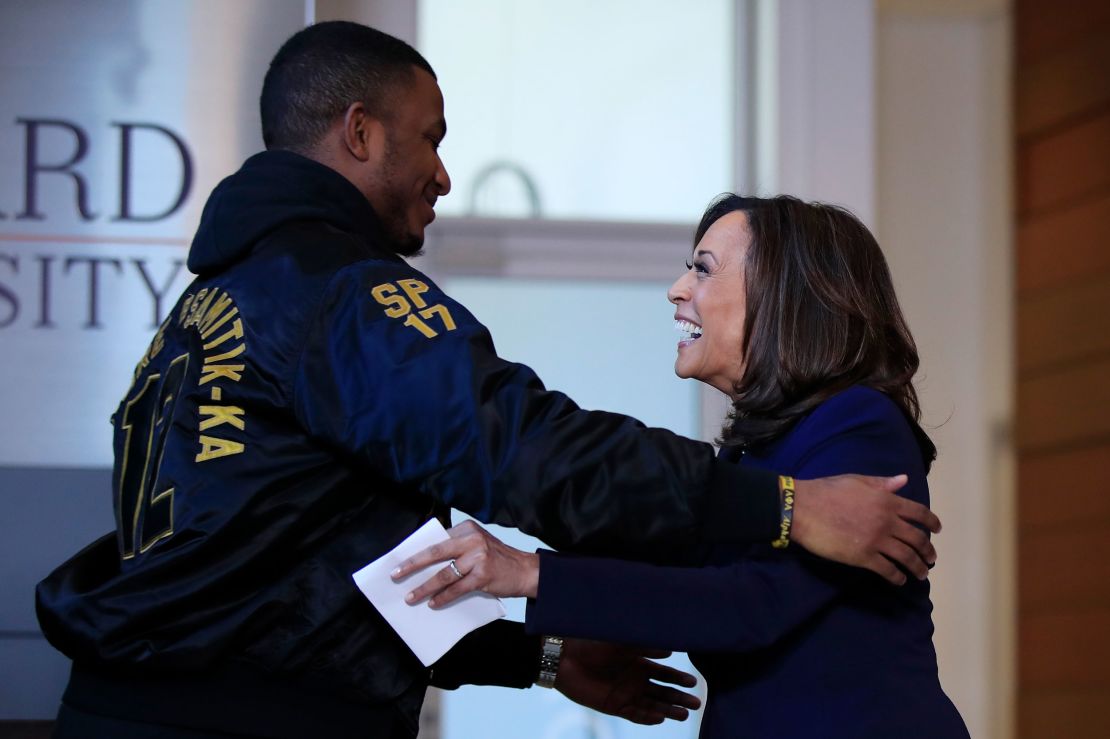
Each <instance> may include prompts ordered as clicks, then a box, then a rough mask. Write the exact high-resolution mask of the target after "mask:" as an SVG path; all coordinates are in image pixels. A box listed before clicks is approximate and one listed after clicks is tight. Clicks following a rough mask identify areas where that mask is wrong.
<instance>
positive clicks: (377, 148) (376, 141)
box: [343, 103, 385, 162]
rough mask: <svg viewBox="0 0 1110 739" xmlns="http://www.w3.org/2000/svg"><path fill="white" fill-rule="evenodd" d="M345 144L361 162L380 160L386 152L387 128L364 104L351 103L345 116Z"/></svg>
mask: <svg viewBox="0 0 1110 739" xmlns="http://www.w3.org/2000/svg"><path fill="white" fill-rule="evenodd" d="M343 144H344V145H345V146H346V147H347V151H348V152H350V154H351V156H353V157H354V158H355V159H357V160H359V161H360V162H369V161H372V160H375V161H376V160H378V159H379V158H380V157H381V155H382V152H384V150H385V126H384V125H383V124H382V122H381V121H380V120H378V119H377V118H375V117H373V116H371V115H370V113H369V112H368V111H367V110H366V106H365V105H363V104H362V103H351V105H350V106H349V107H348V108H347V112H346V113H344V114H343Z"/></svg>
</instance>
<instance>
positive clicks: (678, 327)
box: [674, 321, 701, 339]
mask: <svg viewBox="0 0 1110 739" xmlns="http://www.w3.org/2000/svg"><path fill="white" fill-rule="evenodd" d="M674 329H675V331H679V332H681V333H684V334H686V336H685V337H684V338H686V339H696V338H698V337H699V336H701V326H696V325H694V324H692V323H690V322H689V321H675V322H674Z"/></svg>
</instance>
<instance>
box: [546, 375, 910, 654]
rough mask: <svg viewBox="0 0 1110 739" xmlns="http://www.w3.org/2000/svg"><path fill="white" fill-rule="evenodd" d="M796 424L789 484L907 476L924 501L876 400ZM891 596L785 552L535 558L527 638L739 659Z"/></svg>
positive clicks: (891, 410)
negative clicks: (871, 598)
mask: <svg viewBox="0 0 1110 739" xmlns="http://www.w3.org/2000/svg"><path fill="white" fill-rule="evenodd" d="M869 392H873V391H869ZM838 397H839V396H838ZM805 423H806V426H807V428H806V429H801V428H799V429H798V431H799V432H800V433H802V436H803V437H804V439H805V443H804V444H802V445H801V447H800V448H798V449H797V452H796V454H795V455H794V460H793V462H792V464H791V465H790V466H791V467H792V470H791V471H792V472H793V473H794V476H796V477H800V478H802V479H806V478H812V477H818V476H824V475H831V474H841V473H848V472H855V473H865V474H876V475H889V474H897V473H900V472H906V473H908V474H909V475H910V481H909V483H908V485H907V486H906V488H904V489H903V491H901V492H902V493H903V494H905V495H907V496H908V497H911V498H913V499H915V500H918V501H919V502H923V503H927V502H928V499H927V498H928V495H927V489H926V486H925V479H924V469H923V465H922V463H921V460H920V453H919V452H918V451H917V446H916V442H915V441H914V440H913V436H912V432H911V431H910V429H909V426H908V424H907V423H906V421H905V419H903V418H902V417H901V413H900V411H898V409H897V407H896V406H894V405H893V403H891V402H890V401H889V400H887V399H886V398H885V397H883V396H880V395H878V393H874V394H873V395H865V396H864V397H862V398H860V397H858V396H854V397H847V398H841V399H839V400H838V399H837V398H836V397H834V398H833V399H832V400H830V401H827V402H826V404H825V405H823V406H821V408H819V409H818V411H816V412H815V413H814V414H813V415H811V416H810V418H809V419H807V421H806V422H805ZM893 587H894V586H891V585H889V584H887V583H886V581H884V580H882V579H881V578H880V577H878V576H877V575H874V574H872V573H870V572H867V571H865V570H861V569H856V568H852V567H847V566H844V565H838V564H835V563H831V562H828V561H825V560H821V559H818V558H817V557H814V556H813V555H810V554H809V553H807V552H805V551H804V550H801V549H794V548H791V549H788V550H786V551H785V552H777V551H775V550H772V549H771V548H770V547H767V551H766V552H765V553H759V554H756V555H754V556H750V557H745V558H742V559H740V560H738V561H736V562H735V563H733V564H728V565H724V566H714V567H700V568H684V567H658V566H652V565H646V564H642V563H636V562H625V561H618V560H605V559H598V558H588V557H575V556H566V555H561V554H555V553H552V552H543V553H541V562H540V581H539V589H538V593H537V598H536V599H535V600H533V601H530V602H529V604H528V608H527V619H526V624H527V628H528V630H529V631H530V632H532V633H543V634H560V635H563V636H576V637H584V638H591V639H600V640H606V641H616V642H621V643H626V644H637V645H645V646H653V647H662V648H667V649H673V650H679V651H723V652H748V651H754V650H759V649H763V648H766V647H768V646H771V645H773V644H774V643H775V642H776V641H778V640H779V639H781V638H783V637H784V636H786V635H787V634H789V633H790V632H791V631H792V630H794V629H796V628H798V627H799V626H800V625H801V624H803V623H805V622H806V621H807V619H809V618H811V617H812V616H814V615H815V614H817V613H819V612H821V611H822V610H823V609H826V608H828V607H830V605H831V604H833V603H834V602H835V601H836V600H837V598H838V597H840V596H841V595H842V594H843V593H845V592H847V591H848V590H850V589H852V588H893Z"/></svg>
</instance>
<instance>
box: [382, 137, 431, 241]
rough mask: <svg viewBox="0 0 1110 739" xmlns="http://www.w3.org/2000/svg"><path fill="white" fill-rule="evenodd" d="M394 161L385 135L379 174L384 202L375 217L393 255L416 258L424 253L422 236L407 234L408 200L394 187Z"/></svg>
mask: <svg viewBox="0 0 1110 739" xmlns="http://www.w3.org/2000/svg"><path fill="white" fill-rule="evenodd" d="M396 161H397V160H396V157H395V149H394V147H393V141H392V139H390V138H389V137H388V135H387V138H386V142H385V156H384V157H383V162H382V173H381V177H382V180H383V181H384V182H385V185H386V191H385V197H384V198H383V200H384V201H385V202H383V203H382V212H381V213H378V214H377V215H378V219H379V220H380V221H381V224H382V229H383V230H384V231H385V236H386V238H387V239H389V246H390V247H391V248H392V250H393V253H394V254H398V255H400V256H402V257H418V256H420V255H421V254H422V253H424V234H423V232H421V233H420V234H413V233H410V232H409V224H408V198H407V196H406V194H405V193H404V192H402V191H401V190H400V189H399V188H396V187H394V185H395V183H396V180H397V167H396Z"/></svg>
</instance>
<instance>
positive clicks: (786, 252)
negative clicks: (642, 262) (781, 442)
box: [694, 194, 936, 467]
mask: <svg viewBox="0 0 1110 739" xmlns="http://www.w3.org/2000/svg"><path fill="white" fill-rule="evenodd" d="M735 211H741V212H743V213H744V214H745V215H746V216H747V220H748V225H749V228H750V230H751V236H752V242H751V246H750V248H749V249H748V254H747V257H746V261H745V263H744V270H745V275H744V290H745V293H746V306H747V307H746V310H747V315H746V317H745V319H744V343H743V346H742V347H741V351H742V352H743V356H744V358H745V368H744V374H743V376H742V377H741V378H740V381H739V382H738V383H737V384H736V386H735V388H734V392H733V395H734V396H735V398H736V399H735V401H734V402H733V404H732V412H731V413H730V414H729V419H728V421H727V422H726V424H725V428H724V430H723V432H722V434H721V439H720V440H719V441H720V443H721V444H723V445H725V446H742V447H750V446H757V445H761V444H764V443H767V442H770V441H773V440H775V439H776V438H778V437H780V436H782V435H783V434H784V433H786V432H787V431H788V430H789V429H790V428H791V427H792V426H793V425H794V424H795V423H797V422H798V421H799V420H801V419H802V417H804V416H805V415H806V414H808V413H809V412H810V411H812V410H813V409H814V408H815V407H816V406H817V405H818V404H820V403H821V402H822V401H824V400H826V399H827V398H829V397H830V396H832V395H834V394H836V393H838V392H840V391H842V390H845V389H846V388H848V387H850V386H852V385H864V386H867V387H870V388H873V389H875V390H878V391H879V392H882V393H883V394H885V395H886V396H887V397H889V398H890V399H891V400H893V401H894V402H895V403H896V404H897V405H898V407H899V408H900V409H901V410H902V412H903V413H904V414H905V416H906V418H907V420H908V421H909V422H910V426H911V428H912V429H913V431H914V435H915V436H916V438H917V442H918V444H919V446H920V447H921V453H922V457H923V458H924V460H925V464H926V467H928V466H929V465H930V464H931V463H932V461H933V460H934V459H936V447H935V446H934V445H933V442H932V441H931V440H930V439H929V436H928V435H927V434H926V433H925V431H924V430H923V429H922V428H921V425H920V418H921V408H920V406H919V404H918V401H917V392H916V391H915V390H914V387H913V382H912V380H913V376H914V373H915V372H917V367H918V358H917V347H916V345H915V344H914V341H913V336H911V335H910V330H909V328H908V327H907V326H906V321H905V319H904V318H903V317H902V310H901V308H900V307H899V306H898V298H897V297H896V296H895V294H894V285H893V284H892V282H891V278H890V270H889V269H888V268H887V265H886V260H885V259H884V258H883V253H882V251H881V250H880V249H879V245H878V243H877V242H876V241H875V237H874V236H872V235H871V232H870V231H868V230H867V227H866V226H864V225H863V224H862V223H860V221H859V219H857V218H856V217H855V216H854V215H852V214H851V213H849V212H848V211H847V210H845V209H843V208H839V207H836V206H833V205H825V204H821V203H806V202H803V201H801V200H799V199H797V198H794V197H789V196H785V195H780V196H778V197H773V198H753V197H741V196H739V195H732V194H727V195H722V196H720V197H718V198H717V199H716V200H714V201H713V202H712V203H711V204H710V205H709V208H708V209H707V210H706V211H705V215H703V216H702V218H701V222H700V223H699V224H698V228H697V231H696V234H695V236H694V243H695V245H696V244H697V243H698V242H700V241H701V239H702V237H703V236H704V235H705V232H706V231H708V230H709V227H710V226H712V225H713V224H714V223H716V222H717V220H718V219H719V218H721V217H722V216H724V215H726V214H728V213H732V212H735Z"/></svg>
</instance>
